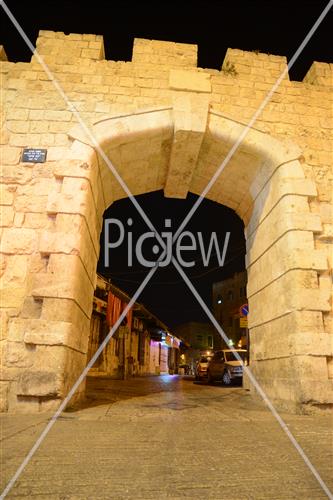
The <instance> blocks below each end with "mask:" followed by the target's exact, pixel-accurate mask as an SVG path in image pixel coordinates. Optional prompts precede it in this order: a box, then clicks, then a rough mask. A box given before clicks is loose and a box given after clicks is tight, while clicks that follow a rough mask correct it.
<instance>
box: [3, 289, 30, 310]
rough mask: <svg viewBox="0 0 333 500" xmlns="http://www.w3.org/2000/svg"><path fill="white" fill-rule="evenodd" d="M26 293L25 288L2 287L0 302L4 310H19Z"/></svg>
mask: <svg viewBox="0 0 333 500" xmlns="http://www.w3.org/2000/svg"><path fill="white" fill-rule="evenodd" d="M26 293H27V288H26V286H15V287H3V288H2V289H1V302H2V304H3V305H4V306H5V307H6V308H15V309H20V308H21V307H22V304H23V301H24V297H25V295H26Z"/></svg>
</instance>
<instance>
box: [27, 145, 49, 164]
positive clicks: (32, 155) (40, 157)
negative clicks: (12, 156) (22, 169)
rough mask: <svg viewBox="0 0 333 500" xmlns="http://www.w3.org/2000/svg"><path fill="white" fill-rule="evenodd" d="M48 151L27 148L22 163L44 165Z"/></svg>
mask: <svg viewBox="0 0 333 500" xmlns="http://www.w3.org/2000/svg"><path fill="white" fill-rule="evenodd" d="M46 153H47V149H34V148H25V149H23V153H22V160H21V161H22V162H25V163H44V162H45V161H46Z"/></svg>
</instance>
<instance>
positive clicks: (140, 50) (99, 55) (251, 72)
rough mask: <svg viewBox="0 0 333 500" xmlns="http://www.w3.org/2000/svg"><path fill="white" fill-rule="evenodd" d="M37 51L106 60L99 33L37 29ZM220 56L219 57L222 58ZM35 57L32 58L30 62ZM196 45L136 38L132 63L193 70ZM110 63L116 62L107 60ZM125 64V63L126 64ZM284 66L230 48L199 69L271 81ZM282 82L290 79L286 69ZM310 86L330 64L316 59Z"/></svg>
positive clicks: (56, 57) (324, 82) (330, 81)
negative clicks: (214, 64) (213, 65)
mask: <svg viewBox="0 0 333 500" xmlns="http://www.w3.org/2000/svg"><path fill="white" fill-rule="evenodd" d="M36 48H37V51H38V53H39V54H40V55H41V56H43V59H44V60H45V62H46V63H47V64H52V65H53V64H56V65H83V66H87V65H89V64H90V62H92V61H95V62H98V61H105V51H104V40H103V36H102V35H94V34H78V33H70V34H65V33H64V32H61V31H59V32H56V31H47V30H40V31H39V36H38V38H37V42H36ZM221 59H222V57H221ZM0 60H2V61H6V60H7V56H6V53H5V50H4V48H3V47H2V46H0ZM34 60H35V56H33V57H32V61H34ZM197 61H198V47H197V45H195V44H188V43H177V42H167V41H161V40H148V39H144V38H135V39H134V44H133V53H132V63H134V64H135V65H140V66H142V67H146V68H147V70H149V69H153V68H156V69H158V68H159V69H162V70H166V69H189V70H190V69H192V70H193V69H194V68H197ZM108 62H109V63H111V62H115V61H108ZM126 64H128V63H126ZM286 68H287V58H286V57H285V56H280V55H272V54H265V53H262V52H259V51H245V50H240V49H231V48H229V49H228V50H227V52H226V54H225V57H224V60H223V61H221V71H218V70H215V69H209V68H207V69H203V68H198V71H201V72H202V71H204V72H206V73H209V74H211V75H217V74H223V75H231V76H235V77H236V76H237V77H239V78H240V79H247V80H249V81H253V82H257V83H267V84H272V82H274V81H276V79H277V78H278V77H279V76H280V75H281V73H282V72H283V71H284V70H286ZM285 81H289V74H288V72H287V71H286V76H285ZM303 82H304V83H306V84H310V85H319V86H326V87H331V86H332V85H333V64H328V63H322V62H317V61H315V62H314V63H313V64H312V66H311V67H310V69H309V71H308V72H307V74H306V76H305V77H304V79H303Z"/></svg>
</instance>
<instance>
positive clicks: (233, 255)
mask: <svg viewBox="0 0 333 500" xmlns="http://www.w3.org/2000/svg"><path fill="white" fill-rule="evenodd" d="M197 200H198V196H196V195H193V194H191V193H189V194H188V196H187V197H186V199H185V200H183V199H175V198H166V197H165V196H164V194H163V191H155V192H153V193H147V194H145V195H140V196H137V197H136V201H137V202H138V203H139V204H140V207H141V208H142V209H143V211H144V212H145V214H146V215H147V216H148V217H149V219H150V221H151V222H152V223H153V225H154V227H155V228H156V230H157V232H158V233H159V234H162V235H163V237H164V238H165V241H167V239H168V238H169V237H170V236H171V235H172V234H174V233H175V232H176V230H177V228H178V227H179V226H180V225H181V223H182V222H183V220H184V219H185V217H186V215H187V214H188V212H189V211H190V209H191V208H192V207H193V205H194V203H195V202H196V201H197ZM148 231H149V228H147V225H146V223H145V221H144V220H143V219H142V217H141V215H140V214H139V213H138V211H137V209H136V207H135V206H134V205H133V203H132V202H131V200H130V199H128V198H125V199H121V200H119V201H117V202H115V203H113V204H112V205H111V206H110V207H109V208H108V209H107V210H106V211H105V213H104V224H103V231H102V234H101V239H100V248H101V250H100V257H99V262H98V266H97V271H98V273H100V274H99V278H98V283H97V289H96V291H95V298H94V308H93V309H94V310H93V313H92V314H93V316H92V323H91V332H90V339H89V352H91V353H92V352H95V351H96V350H97V348H98V347H99V345H100V344H101V343H102V341H103V340H104V335H105V323H106V322H107V321H108V313H107V302H108V300H113V295H115V296H118V298H119V299H120V300H121V299H123V300H124V301H125V303H126V302H127V303H128V301H129V297H132V296H133V295H134V294H135V292H136V290H137V289H138V287H139V286H140V285H141V283H142V281H143V280H144V278H145V276H146V275H147V274H148V271H149V270H150V268H149V267H148V268H147V267H146V264H145V262H143V261H142V257H143V258H144V259H145V260H147V259H148V261H149V262H151V263H152V264H153V263H154V262H156V259H157V258H158V255H157V254H154V251H153V249H154V246H156V247H159V245H158V240H157V239H156V238H155V237H148V236H149V233H148ZM186 231H187V232H186V233H184V234H183V236H182V238H181V241H180V243H181V246H179V247H178V246H177V244H175V247H176V248H175V249H174V254H175V255H177V258H179V261H180V262H181V263H182V265H183V267H184V269H185V270H186V272H187V274H188V276H189V279H190V280H191V282H192V283H193V284H194V286H195V287H196V288H197V289H198V291H199V293H200V295H201V296H202V298H203V300H204V302H205V303H206V305H207V307H208V309H209V310H210V311H211V310H213V309H215V308H213V304H214V299H213V297H212V295H213V283H216V284H217V283H218V282H221V281H222V280H224V279H226V278H229V279H232V280H233V279H234V275H235V273H237V272H242V275H243V279H244V281H246V271H245V237H244V225H243V223H242V221H241V219H240V218H239V217H238V216H237V215H236V214H235V212H234V211H233V210H231V209H227V208H226V207H223V206H222V205H219V204H217V203H215V202H212V201H210V200H206V199H204V200H203V201H202V203H201V205H200V209H199V210H197V211H196V213H195V214H194V215H193V218H192V219H191V221H189V223H188V224H187V226H186ZM145 236H147V238H146V239H145V242H144V244H143V245H142V246H141V245H140V246H139V244H140V240H142V241H143V237H145ZM244 288H245V287H244ZM108 290H110V291H111V297H108ZM125 294H126V295H127V299H126V296H125V297H124V295H125ZM244 295H245V298H244V296H243V295H241V294H240V293H239V290H237V295H236V297H235V300H233V301H232V302H229V303H228V304H227V305H228V310H229V311H230V314H232V315H233V316H234V317H235V319H236V317H237V319H238V314H237V313H238V308H239V306H240V305H241V304H242V303H243V302H244V300H246V292H245V291H244ZM138 302H139V303H140V304H143V305H144V306H143V307H140V304H138V303H136V304H135V306H134V308H133V310H132V318H131V319H132V324H131V325H130V326H129V325H127V326H128V328H129V331H128V332H127V333H128V338H127V339H126V344H128V345H127V346H126V349H123V346H122V345H121V349H119V344H123V343H124V341H123V340H121V339H120V338H119V334H120V331H117V332H116V334H115V335H114V336H113V337H112V339H111V340H110V343H109V345H108V347H107V348H105V349H104V350H103V352H102V354H101V356H100V357H99V358H98V360H97V361H96V363H95V366H94V367H93V368H92V370H91V371H90V375H91V376H105V377H111V378H118V379H124V378H129V377H131V376H137V375H154V374H156V373H163V372H164V371H167V373H169V372H172V373H178V368H179V367H180V372H182V370H181V368H184V370H185V371H186V373H187V374H192V375H194V374H195V366H196V361H197V360H198V359H199V357H200V354H201V352H206V351H207V350H209V351H213V350H218V349H220V348H222V347H228V346H227V345H225V343H224V342H223V339H221V336H220V335H219V333H218V332H217V331H216V330H215V328H214V326H213V325H212V324H211V323H210V320H209V318H207V314H206V312H205V311H204V310H203V309H202V308H201V307H200V305H199V304H198V303H197V301H196V300H195V298H194V296H193V294H192V292H191V290H189V288H188V286H187V284H186V283H185V282H184V280H183V278H182V277H181V276H180V275H179V273H178V271H177V270H176V269H175V267H174V266H173V264H172V262H171V261H170V259H165V260H164V263H163V265H162V266H160V267H159V269H158V270H157V272H156V273H155V274H154V275H153V277H152V279H151V280H150V281H149V283H148V284H147V286H146V287H145V288H144V290H143V291H142V293H141V295H140V297H139V298H138ZM237 306H238V307H237ZM235 309H237V311H235ZM119 312H120V309H119ZM214 314H215V310H214ZM150 315H151V316H150ZM149 316H150V317H149ZM215 317H216V319H217V320H218V321H219V322H220V324H221V325H222V326H223V328H224V329H225V330H226V325H225V318H223V320H222V319H221V318H220V315H218V314H215ZM110 326H111V325H109V327H110ZM140 326H141V328H139V327H140ZM158 329H159V332H158V331H157V330H158ZM193 330H196V332H194V331H193ZM190 333H191V336H192V337H193V338H189V334H190ZM231 333H232V335H230V337H231V338H233V341H234V346H235V347H236V346H237V344H238V343H239V341H240V340H242V337H245V331H244V330H243V331H242V329H241V328H240V327H239V319H238V321H235V325H234V329H233V331H232V332H231ZM242 333H244V335H242ZM227 334H229V332H228V333H227ZM165 335H167V336H169V335H170V337H171V338H173V337H174V336H175V337H176V339H177V335H178V336H179V337H180V339H182V340H183V342H181V345H177V340H176V341H175V342H173V341H172V344H175V345H177V347H176V350H174V348H173V345H170V346H168V345H165V344H166V342H165V340H164V338H165ZM144 336H146V338H147V340H148V343H147V347H146V348H144V347H143V346H142V345H141V344H142V342H143V341H144V339H143V337H144ZM199 337H200V338H199ZM98 340H99V342H98ZM170 341H171V339H170ZM243 341H244V339H243ZM158 342H159V343H160V345H158ZM170 343H171V342H170ZM141 347H142V349H141ZM164 348H166V357H167V362H168V363H167V364H168V366H164V363H163V362H162V361H161V350H162V351H163V349H164ZM155 349H157V354H156V359H155V360H153V359H152V358H153V357H154V356H155V355H154V350H155ZM125 351H128V352H127V357H128V359H129V360H130V363H129V364H128V363H127V360H126V359H125ZM88 358H89V359H90V358H91V355H90V356H88ZM172 358H175V359H172ZM190 368H191V369H190ZM184 370H183V371H184ZM89 382H90V380H88V385H89ZM94 382H95V381H94Z"/></svg>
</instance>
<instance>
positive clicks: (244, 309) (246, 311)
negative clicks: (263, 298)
mask: <svg viewBox="0 0 333 500" xmlns="http://www.w3.org/2000/svg"><path fill="white" fill-rule="evenodd" d="M239 314H240V316H241V317H242V318H246V316H247V315H248V314H249V304H243V305H242V306H240V308H239Z"/></svg>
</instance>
